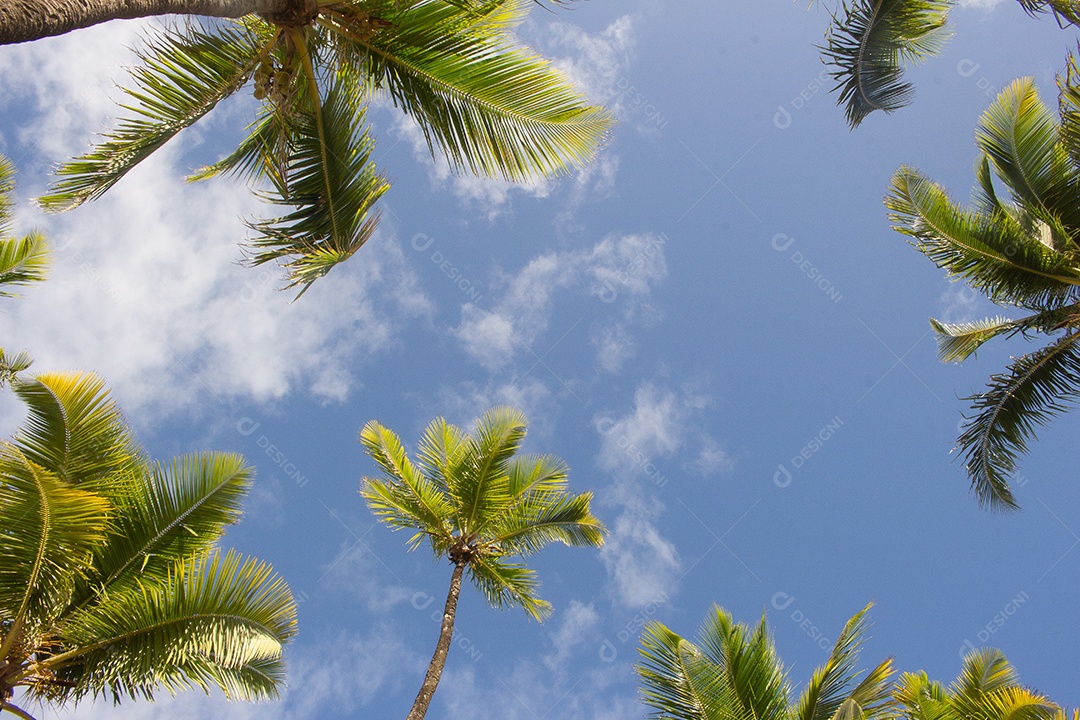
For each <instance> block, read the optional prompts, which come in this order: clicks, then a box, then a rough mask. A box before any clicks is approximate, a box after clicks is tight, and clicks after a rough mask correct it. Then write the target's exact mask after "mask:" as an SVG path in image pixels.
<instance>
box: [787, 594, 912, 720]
mask: <svg viewBox="0 0 1080 720" xmlns="http://www.w3.org/2000/svg"><path fill="white" fill-rule="evenodd" d="M871 606H872V603H871V604H870V605H867V606H866V607H865V608H863V609H862V610H860V611H859V612H858V613H856V614H855V615H854V616H853V617H852V618H851V619H850V620H848V622H847V624H846V625H845V626H844V630H843V631H842V632H841V633H840V637H838V638H837V640H836V643H835V645H834V646H833V649H832V652H831V653H830V654H829V659H828V661H827V662H826V663H825V664H824V665H822V666H820V667H818V669H817V670H815V671H814V674H813V676H812V677H811V679H810V682H809V683H808V684H807V686H806V688H805V689H804V690H803V693H802V696H801V697H800V698H799V703H798V709H797V710H796V717H797V718H799V720H831V718H833V717H837V718H838V720H840V719H841V718H842V719H843V720H852V719H853V718H870V717H877V716H880V715H881V714H882V713H883V712H885V711H887V710H888V709H889V707H890V704H891V703H890V693H889V690H890V682H889V681H890V679H891V673H892V662H891V661H890V660H886V661H884V662H882V663H881V664H879V665H878V666H877V667H875V668H874V669H873V670H871V671H870V672H869V673H868V674H867V676H866V677H865V678H864V679H863V680H862V681H861V682H859V683H858V684H856V683H855V680H856V678H857V677H858V675H859V674H860V671H859V669H858V668H857V666H856V664H857V663H858V659H859V649H860V648H861V646H862V644H863V638H864V636H865V635H866V630H867V626H868V623H867V617H866V614H867V612H868V611H869V609H870V608H871Z"/></svg>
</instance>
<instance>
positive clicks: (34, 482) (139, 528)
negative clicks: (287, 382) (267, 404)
mask: <svg viewBox="0 0 1080 720" xmlns="http://www.w3.org/2000/svg"><path fill="white" fill-rule="evenodd" d="M11 387H12V389H13V390H14V391H15V393H16V394H17V395H18V396H19V397H20V398H21V399H22V400H23V401H24V402H25V403H26V404H27V406H28V410H29V412H28V417H27V419H26V422H25V424H24V426H23V428H22V429H20V430H19V431H18V433H17V434H16V435H15V437H14V438H13V439H12V440H11V441H10V442H3V443H2V444H0V709H2V710H8V711H9V712H12V713H14V714H16V715H18V716H20V717H23V718H29V717H30V715H29V714H28V713H27V712H26V711H25V709H23V708H20V707H18V706H17V705H15V704H14V702H13V697H14V695H15V693H16V692H17V691H18V692H21V693H23V694H24V695H25V696H27V697H28V698H29V699H31V700H35V701H44V702H51V703H64V702H67V701H78V700H80V699H81V698H83V697H86V696H104V697H111V698H112V699H113V700H114V701H116V702H119V701H120V700H121V699H122V698H138V697H144V698H152V697H153V695H154V693H155V692H156V691H159V690H160V689H161V688H164V689H166V690H168V691H169V692H172V693H175V692H177V691H179V690H182V689H185V688H189V687H198V688H202V689H204V690H208V689H209V688H210V687H217V688H219V689H221V690H222V691H224V692H225V694H226V695H227V696H228V697H230V698H233V699H258V698H265V697H273V696H275V695H276V693H277V690H278V687H279V686H280V685H281V684H282V682H283V680H284V672H283V664H282V659H281V649H282V644H283V643H285V642H286V641H288V640H289V638H290V637H291V636H292V635H293V634H294V632H295V622H296V608H295V604H294V603H293V599H292V595H291V594H290V592H289V589H288V587H287V586H286V585H285V583H284V582H283V581H282V580H281V579H280V578H279V577H277V576H276V575H274V573H273V571H272V569H271V568H270V567H269V566H268V565H267V564H265V563H263V562H260V561H258V560H257V559H254V558H243V557H241V556H239V555H237V554H235V553H233V552H228V553H224V554H223V553H221V552H219V551H218V550H217V548H216V544H217V540H218V539H219V538H220V537H221V534H222V532H223V528H224V526H225V525H226V524H228V523H230V522H233V521H235V520H236V519H237V518H238V517H239V515H240V506H239V504H240V500H241V498H242V497H243V495H244V494H245V491H246V490H247V487H248V486H249V484H250V481H251V469H250V468H249V467H247V466H245V465H244V463H243V460H242V458H240V457H239V456H237V455H232V454H225V453H204V454H199V455H190V456H185V457H182V458H178V459H176V460H174V461H172V462H171V463H167V464H158V463H152V462H150V461H149V460H147V459H146V457H145V456H144V454H143V452H142V450H141V448H140V447H139V446H138V445H137V443H136V442H135V440H134V438H133V436H132V435H131V433H130V431H129V430H128V428H127V426H126V424H125V423H124V422H123V419H122V417H121V416H120V414H119V411H118V410H117V408H116V406H115V405H114V404H113V403H112V401H111V400H110V399H109V397H108V394H107V392H106V391H105V390H104V386H103V383H102V381H101V380H100V379H99V378H97V377H95V376H93V375H89V374H62V375H41V376H38V377H36V378H32V379H26V378H22V377H19V376H16V377H15V378H14V379H13V380H12V381H11Z"/></svg>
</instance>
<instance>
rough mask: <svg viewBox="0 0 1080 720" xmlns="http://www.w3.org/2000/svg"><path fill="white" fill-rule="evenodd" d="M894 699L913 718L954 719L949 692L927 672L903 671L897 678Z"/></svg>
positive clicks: (924, 719)
mask: <svg viewBox="0 0 1080 720" xmlns="http://www.w3.org/2000/svg"><path fill="white" fill-rule="evenodd" d="M893 700H894V701H895V702H896V705H897V708H898V709H899V710H900V711H901V712H902V713H903V714H904V715H906V716H907V717H910V718H911V720H954V718H955V717H956V716H955V713H954V711H953V708H952V705H951V703H950V698H949V692H948V690H947V689H946V688H945V686H944V685H942V684H941V683H940V682H938V681H937V680H931V679H930V677H929V676H928V675H927V674H926V673H925V672H918V673H902V674H901V675H900V677H899V678H897V680H896V685H895V687H894V690H893Z"/></svg>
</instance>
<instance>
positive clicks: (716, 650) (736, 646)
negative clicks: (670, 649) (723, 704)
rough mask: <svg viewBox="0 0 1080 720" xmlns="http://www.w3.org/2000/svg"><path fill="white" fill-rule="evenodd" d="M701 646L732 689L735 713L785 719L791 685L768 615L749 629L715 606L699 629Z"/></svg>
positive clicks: (770, 719)
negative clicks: (768, 621)
mask: <svg viewBox="0 0 1080 720" xmlns="http://www.w3.org/2000/svg"><path fill="white" fill-rule="evenodd" d="M698 646H699V647H700V648H701V649H702V651H703V652H704V654H705V657H707V658H708V659H709V661H710V662H711V663H712V664H713V665H714V667H716V668H717V669H718V671H719V672H720V673H722V674H723V675H724V676H725V677H726V679H725V681H724V682H725V684H726V685H727V686H728V687H729V688H730V693H731V698H732V700H731V701H732V703H733V704H734V707H735V708H736V716H737V717H741V716H747V715H748V716H750V717H753V718H756V719H757V720H783V719H784V718H786V716H787V714H788V710H789V702H790V693H791V688H790V687H789V685H788V683H787V681H786V680H785V674H784V666H783V662H782V661H781V660H780V657H779V656H778V655H777V654H776V647H775V646H774V645H773V641H772V637H771V636H770V635H769V630H768V627H767V626H766V624H765V617H764V615H762V618H761V621H760V622H759V623H758V624H757V625H755V626H754V627H753V628H750V627H749V626H747V625H744V624H742V623H736V622H734V621H733V620H732V617H731V615H730V614H729V613H728V612H727V611H726V610H724V609H723V608H720V607H718V606H714V607H713V609H712V611H711V612H710V613H709V615H708V617H707V618H706V620H705V623H704V624H703V625H702V627H701V629H700V630H699V631H698Z"/></svg>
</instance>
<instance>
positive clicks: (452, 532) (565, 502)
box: [360, 407, 606, 720]
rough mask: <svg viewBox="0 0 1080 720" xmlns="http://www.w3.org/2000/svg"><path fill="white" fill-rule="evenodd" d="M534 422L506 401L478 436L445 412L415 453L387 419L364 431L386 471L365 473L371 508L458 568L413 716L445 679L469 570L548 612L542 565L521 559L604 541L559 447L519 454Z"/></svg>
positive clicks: (484, 584)
mask: <svg viewBox="0 0 1080 720" xmlns="http://www.w3.org/2000/svg"><path fill="white" fill-rule="evenodd" d="M526 426H527V422H526V419H525V416H524V415H523V414H522V413H521V412H520V411H518V410H514V409H513V408H506V407H496V408H492V409H490V410H488V411H487V412H485V413H484V414H483V415H482V416H481V417H480V418H479V419H478V420H477V421H476V427H475V430H474V431H473V433H472V434H471V435H470V434H469V433H467V432H465V431H464V430H462V429H461V428H458V427H456V426H454V425H452V424H450V423H448V422H446V420H444V419H442V418H437V419H435V420H433V421H432V422H431V423H430V424H429V425H428V426H427V429H425V430H424V434H423V435H422V436H421V438H420V444H419V452H418V454H417V456H416V460H415V461H413V460H410V459H409V456H408V454H407V453H406V451H405V449H404V447H403V446H402V444H401V440H400V439H399V438H398V436H397V435H396V434H394V432H393V431H391V430H389V429H387V428H385V427H383V426H382V425H380V424H379V423H377V422H374V421H373V422H369V423H368V424H367V425H365V426H364V428H363V429H362V430H361V431H360V442H361V443H362V444H363V445H364V447H365V448H366V449H367V452H368V454H369V455H371V457H372V459H374V460H375V462H376V463H377V464H378V466H379V468H380V470H381V471H382V477H380V478H369V477H365V478H364V480H363V485H362V487H361V490H360V494H361V495H362V496H363V498H364V500H365V501H366V502H367V504H368V507H369V508H371V510H372V512H374V513H375V515H376V516H377V517H378V518H379V519H380V520H381V521H382V522H384V523H386V524H387V525H389V526H390V527H391V528H393V529H394V530H401V529H409V530H413V531H414V532H413V535H412V537H410V538H409V541H408V546H409V549H410V550H415V549H416V548H417V547H419V546H420V545H421V544H423V543H424V542H425V541H426V542H427V544H428V545H429V546H430V547H431V550H432V552H433V553H435V556H436V557H439V558H447V559H449V561H450V562H451V564H453V566H454V571H453V573H452V575H451V578H450V591H449V593H448V594H447V596H446V607H445V609H444V611H443V619H442V627H441V629H440V631H439V641H438V644H437V645H436V646H435V654H434V655H433V656H432V658H431V663H430V665H429V666H428V670H427V674H426V675H425V677H424V682H423V684H422V685H421V687H420V692H419V693H418V694H417V696H416V700H415V702H414V703H413V706H412V709H411V710H410V711H409V715H408V720H421V719H422V718H423V717H424V715H425V714H426V713H427V709H428V705H429V704H430V703H431V698H432V696H433V695H434V693H435V688H436V687H437V685H438V683H439V678H440V676H441V675H442V670H443V666H444V664H445V663H446V655H447V652H448V651H449V649H450V639H451V636H452V634H453V632H454V618H455V615H456V612H457V602H458V596H459V594H460V592H461V579H462V576H463V575H464V574H465V573H466V572H467V573H468V575H469V579H470V580H472V581H473V583H474V584H475V585H476V586H477V588H479V590H480V592H482V593H483V594H484V597H486V598H487V600H488V602H489V603H491V605H493V606H495V607H509V606H518V607H521V608H522V609H523V610H525V612H526V613H528V614H529V615H530V616H532V617H534V618H536V619H538V620H540V619H543V618H544V617H545V616H546V615H547V614H548V613H549V612H550V610H551V606H550V604H549V603H547V602H546V601H544V600H541V599H540V597H539V596H538V595H537V589H538V586H539V583H538V582H537V579H536V571H534V570H532V569H530V568H528V567H526V566H525V564H524V563H522V562H520V561H519V560H518V558H523V557H526V556H529V555H532V554H534V553H536V552H539V551H540V550H541V549H542V548H543V547H544V546H545V545H547V544H549V543H552V542H556V541H558V542H562V543H565V544H566V545H572V546H577V547H585V546H589V547H597V546H599V545H602V544H603V541H604V534H605V532H606V531H605V529H604V526H603V524H601V522H600V521H599V520H598V519H597V518H595V517H594V516H593V515H592V512H591V511H590V509H589V504H590V501H591V499H592V494H591V493H582V494H579V495H571V494H570V493H569V492H567V490H566V476H567V467H566V464H565V463H563V461H562V460H560V459H559V458H557V457H554V456H552V455H517V452H518V450H519V448H520V446H521V442H522V440H523V439H524V437H525V431H526ZM515 455H516V457H515Z"/></svg>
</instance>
